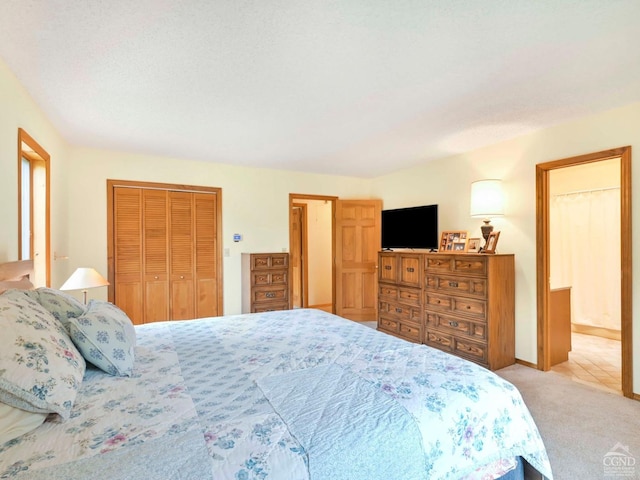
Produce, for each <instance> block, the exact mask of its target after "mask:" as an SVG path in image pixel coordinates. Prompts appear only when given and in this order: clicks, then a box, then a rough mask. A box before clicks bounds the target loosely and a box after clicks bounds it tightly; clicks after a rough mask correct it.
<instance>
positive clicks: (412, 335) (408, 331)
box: [398, 322, 422, 343]
mask: <svg viewBox="0 0 640 480" xmlns="http://www.w3.org/2000/svg"><path fill="white" fill-rule="evenodd" d="M398 333H399V334H400V336H401V337H403V338H406V339H408V340H411V341H413V342H418V343H420V342H421V340H422V335H421V329H420V327H419V326H417V325H408V324H406V323H402V322H401V323H400V325H399V328H398Z"/></svg>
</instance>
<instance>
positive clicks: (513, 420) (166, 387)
mask: <svg viewBox="0 0 640 480" xmlns="http://www.w3.org/2000/svg"><path fill="white" fill-rule="evenodd" d="M136 335H137V342H136V360H135V365H134V371H133V375H132V376H131V377H113V376H110V375H108V374H106V373H104V372H102V371H100V370H98V369H96V368H91V367H89V366H88V368H87V373H86V374H85V378H84V379H83V382H82V384H81V386H80V389H79V391H78V395H77V397H76V401H75V404H74V406H73V408H72V410H71V416H70V418H69V419H68V420H66V421H63V420H61V419H59V418H52V419H49V420H47V421H46V422H45V423H44V424H43V425H42V426H40V427H39V428H37V429H36V430H34V431H33V432H31V433H28V434H26V435H23V436H22V437H19V438H17V439H15V440H12V441H10V442H7V443H6V444H4V445H0V478H18V479H24V478H32V479H41V478H42V479H45V478H46V479H56V478H60V479H62V478H64V479H76V478H77V479H82V478H93V479H102V478H104V479H110V480H111V479H114V478H157V479H160V478H166V479H170V478H171V479H173V478H184V479H187V478H193V479H205V478H212V479H238V480H250V479H251V480H253V479H255V480H270V479H288V480H289V479H290V480H295V479H300V480H314V479H313V478H311V479H310V476H309V468H308V457H307V454H306V452H305V450H304V448H303V447H302V446H301V444H300V443H299V442H298V441H297V439H296V438H295V437H294V436H293V435H292V434H291V433H290V432H289V429H288V428H287V425H286V424H285V422H284V421H283V420H282V418H281V417H280V416H279V415H278V413H277V412H276V411H275V410H274V408H273V407H272V406H271V404H270V403H269V401H268V400H267V398H266V397H265V395H264V393H263V392H262V390H261V389H260V388H259V386H258V384H257V382H259V381H260V380H261V379H265V378H267V377H271V376H274V375H279V374H284V373H287V372H294V371H297V370H301V369H308V368H312V367H318V366H324V365H338V366H340V367H341V368H342V369H345V370H347V371H348V372H350V373H351V374H355V375H358V376H359V377H360V378H362V379H364V380H366V381H367V382H369V383H371V384H373V385H375V386H376V387H377V388H379V389H380V391H382V392H384V393H385V394H386V395H388V396H389V398H391V399H393V400H394V401H395V402H397V403H398V404H399V405H401V406H402V407H403V408H405V409H406V410H407V411H408V412H409V413H410V414H411V416H412V417H413V418H414V419H415V422H416V425H417V428H418V430H419V432H420V434H421V436H422V445H423V446H424V456H425V464H426V465H427V470H428V471H427V472H426V477H427V478H438V479H460V478H469V479H471V478H478V479H480V478H498V477H499V476H500V475H502V474H503V473H505V472H506V470H508V469H509V468H510V467H509V466H510V465H512V463H513V458H514V457H516V456H522V457H523V458H524V459H526V460H527V461H528V462H529V463H530V464H532V465H533V466H534V467H535V468H536V469H537V470H538V471H540V472H541V473H542V474H543V475H545V476H546V477H547V478H549V479H551V478H552V473H551V468H550V466H549V461H548V458H547V454H546V451H545V448H544V445H543V443H542V440H541V438H540V435H539V433H538V430H537V428H536V425H535V423H534V422H533V419H532V418H531V415H530V414H529V411H528V410H527V408H526V406H525V404H524V402H523V401H522V398H521V396H520V394H519V392H518V391H517V390H516V389H515V387H513V386H512V385H511V384H510V383H508V382H506V381H505V380H503V379H501V378H500V377H498V376H497V375H495V374H493V373H492V372H489V371H488V370H485V369H483V368H481V367H479V366H477V365H474V364H472V363H469V362H467V361H465V360H462V359H459V358H457V357H454V356H451V355H448V354H446V353H443V352H440V351H437V350H434V349H431V348H429V347H426V346H424V345H413V344H409V343H407V342H405V341H403V340H400V339H397V338H395V337H391V336H388V335H386V334H383V333H380V332H377V331H375V330H373V329H370V328H367V327H364V326H361V325H358V324H356V323H355V322H351V321H345V320H344V319H341V318H339V317H336V316H334V315H330V314H327V313H324V312H321V311H317V310H310V309H301V310H290V311H284V312H267V313H261V314H247V315H234V316H226V317H215V318H207V319H198V320H192V321H182V322H160V323H155V324H148V325H142V326H138V327H136Z"/></svg>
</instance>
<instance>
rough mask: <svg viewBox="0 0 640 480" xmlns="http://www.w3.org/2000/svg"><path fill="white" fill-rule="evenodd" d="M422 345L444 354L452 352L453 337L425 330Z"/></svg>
mask: <svg viewBox="0 0 640 480" xmlns="http://www.w3.org/2000/svg"><path fill="white" fill-rule="evenodd" d="M424 343H426V344H427V345H431V346H432V347H437V348H439V349H440V350H444V351H445V352H453V337H451V335H445V334H442V333H440V332H437V331H435V330H430V329H427V332H426V334H425V339H424Z"/></svg>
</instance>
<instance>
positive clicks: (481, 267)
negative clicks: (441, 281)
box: [453, 256, 487, 275]
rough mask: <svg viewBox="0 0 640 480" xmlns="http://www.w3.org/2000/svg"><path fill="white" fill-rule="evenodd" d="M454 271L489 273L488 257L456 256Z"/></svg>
mask: <svg viewBox="0 0 640 480" xmlns="http://www.w3.org/2000/svg"><path fill="white" fill-rule="evenodd" d="M453 271H454V272H456V273H472V274H474V275H486V274H487V259H486V258H484V257H481V256H478V257H475V256H474V257H466V258H454V259H453Z"/></svg>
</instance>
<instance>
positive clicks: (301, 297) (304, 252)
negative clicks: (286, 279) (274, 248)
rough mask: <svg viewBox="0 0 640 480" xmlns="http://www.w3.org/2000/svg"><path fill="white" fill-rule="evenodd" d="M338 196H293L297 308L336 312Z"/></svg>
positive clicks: (292, 240) (292, 247)
mask: <svg viewBox="0 0 640 480" xmlns="http://www.w3.org/2000/svg"><path fill="white" fill-rule="evenodd" d="M334 200H335V197H325V196H318V195H296V196H290V212H289V218H290V223H291V224H290V236H289V242H290V246H289V248H290V252H291V300H292V307H293V308H317V309H320V310H324V311H326V312H329V313H334V312H335V305H334V296H333V295H334V293H333V292H334V272H333V257H334V254H333V212H334V205H333V202H334Z"/></svg>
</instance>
